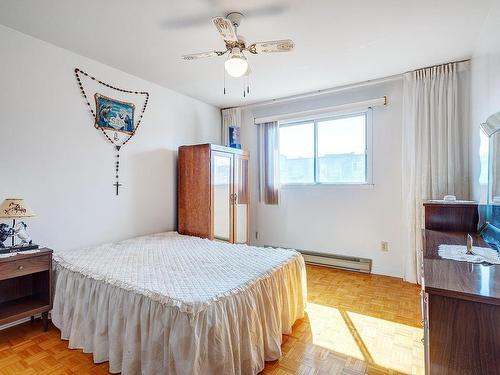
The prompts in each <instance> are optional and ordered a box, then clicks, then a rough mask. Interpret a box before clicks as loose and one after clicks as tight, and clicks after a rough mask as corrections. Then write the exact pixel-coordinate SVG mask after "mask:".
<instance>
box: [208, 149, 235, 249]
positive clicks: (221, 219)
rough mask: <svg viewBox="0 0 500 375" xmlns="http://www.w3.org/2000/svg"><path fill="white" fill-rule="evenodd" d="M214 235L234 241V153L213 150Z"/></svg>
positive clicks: (217, 237) (220, 238)
mask: <svg viewBox="0 0 500 375" xmlns="http://www.w3.org/2000/svg"><path fill="white" fill-rule="evenodd" d="M211 164H212V209H213V215H212V220H213V225H212V227H213V237H214V238H216V239H219V240H224V241H228V242H233V236H232V223H233V204H232V199H233V155H232V154H229V153H226V152H219V151H212V160H211Z"/></svg>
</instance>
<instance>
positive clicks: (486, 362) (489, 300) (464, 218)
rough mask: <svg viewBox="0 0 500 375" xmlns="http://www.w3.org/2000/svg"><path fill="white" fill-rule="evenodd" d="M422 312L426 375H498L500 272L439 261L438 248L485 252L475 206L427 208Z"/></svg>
mask: <svg viewBox="0 0 500 375" xmlns="http://www.w3.org/2000/svg"><path fill="white" fill-rule="evenodd" d="M424 206H425V230H424V236H423V245H424V251H423V261H422V271H423V272H422V273H423V276H422V310H423V325H424V342H425V352H426V372H427V374H431V375H441V374H449V375H500V266H487V265H484V264H475V263H469V262H459V261H455V260H449V259H443V258H441V257H440V256H439V255H438V247H439V245H441V244H457V245H465V244H466V241H467V233H470V234H471V235H472V236H473V238H474V245H475V246H482V247H488V245H487V244H486V243H485V242H484V241H483V240H482V238H481V237H480V236H479V234H477V229H476V228H477V223H478V208H477V205H476V204H439V203H428V204H425V205H424Z"/></svg>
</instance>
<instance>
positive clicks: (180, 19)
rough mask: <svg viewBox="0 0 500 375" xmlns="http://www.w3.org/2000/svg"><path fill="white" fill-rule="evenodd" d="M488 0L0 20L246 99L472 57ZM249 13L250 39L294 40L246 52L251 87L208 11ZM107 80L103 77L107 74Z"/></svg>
mask: <svg viewBox="0 0 500 375" xmlns="http://www.w3.org/2000/svg"><path fill="white" fill-rule="evenodd" d="M491 1H492V0H349V1H347V0H330V1H327V0H324V1H313V0H310V1H305V0H182V1H178V0H177V1H176V0H135V1H134V0H83V1H82V0H80V1H76V0H59V1H58V0H23V1H20V0H2V1H1V2H0V23H2V24H4V25H6V26H8V27H11V28H13V29H16V30H19V31H21V32H24V33H26V34H29V35H32V36H34V37H36V38H39V39H42V40H45V41H48V42H50V43H53V44H55V45H58V46H61V47H63V48H66V49H68V50H71V51H74V52H76V53H79V54H81V55H84V56H87V57H90V58H93V59H95V60H98V61H100V62H103V63H105V64H108V65H111V66H113V67H116V68H118V69H121V70H123V71H126V72H128V73H131V74H134V75H136V76H139V77H141V78H144V79H147V80H149V81H152V82H156V83H158V84H160V85H162V86H165V87H168V88H170V89H173V90H176V91H179V92H181V93H184V94H186V95H189V96H192V97H195V98H198V99H200V100H203V101H205V102H207V103H210V104H214V105H216V106H220V107H227V106H234V105H241V104H248V103H252V102H256V101H262V100H267V99H272V98H278V97H283V96H288V95H294V94H299V93H304V92H310V91H314V90H318V89H325V88H330V87H335V86H340V85H345V84H349V83H354V82H360V81H365V80H369V79H375V78H380V77H385V76H390V75H393V74H398V73H402V72H404V71H408V70H412V69H415V68H419V67H424V66H428V65H433V64H437V63H443V62H448V61H452V60H458V59H463V58H468V57H470V56H471V54H472V52H473V49H474V44H475V41H476V38H477V36H478V34H479V31H480V29H481V26H482V23H483V21H484V19H485V17H486V15H487V13H488V9H489V6H490V3H491ZM231 10H236V11H241V12H243V13H247V14H249V15H250V16H249V17H247V18H246V19H245V20H244V21H243V23H242V25H241V27H240V29H239V33H240V34H241V35H243V36H245V37H246V39H247V41H262V40H272V39H283V38H291V39H293V40H294V41H295V49H294V50H293V51H292V52H290V53H281V54H268V55H258V56H249V58H248V59H249V62H250V66H251V68H252V71H253V72H252V75H251V79H250V83H251V87H250V89H251V93H250V95H249V96H248V97H247V98H243V92H242V90H243V81H242V79H235V78H228V79H227V88H228V89H227V91H228V93H227V94H226V95H223V73H224V71H223V65H224V64H223V62H224V57H219V58H212V59H206V60H197V61H182V60H181V59H180V56H181V55H182V54H186V53H193V52H203V51H210V50H212V49H221V48H222V49H223V46H224V44H223V42H222V40H221V39H220V38H219V36H218V33H217V31H216V29H215V28H214V26H212V25H211V23H210V18H211V17H213V16H217V15H225V13H226V12H228V11H231ZM103 79H105V77H103Z"/></svg>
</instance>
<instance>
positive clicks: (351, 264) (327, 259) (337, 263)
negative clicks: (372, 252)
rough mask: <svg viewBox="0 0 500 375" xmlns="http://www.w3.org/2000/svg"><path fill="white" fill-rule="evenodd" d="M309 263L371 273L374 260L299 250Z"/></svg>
mask: <svg viewBox="0 0 500 375" xmlns="http://www.w3.org/2000/svg"><path fill="white" fill-rule="evenodd" d="M298 251H300V253H301V254H302V256H303V257H304V261H305V262H306V263H307V264H314V265H317V266H324V267H331V268H339V269H342V270H349V271H356V272H363V273H371V272H372V260H371V259H366V258H357V257H349V256H344V255H335V254H326V253H317V252H313V251H305V250H298Z"/></svg>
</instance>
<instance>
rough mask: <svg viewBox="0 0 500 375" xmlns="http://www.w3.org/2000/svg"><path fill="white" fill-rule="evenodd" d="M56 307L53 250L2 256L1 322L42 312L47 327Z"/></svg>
mask: <svg viewBox="0 0 500 375" xmlns="http://www.w3.org/2000/svg"><path fill="white" fill-rule="evenodd" d="M51 309H52V250H51V249H47V248H43V249H40V251H38V252H36V253H25V254H23V253H20V254H18V255H15V256H11V257H6V258H0V325H4V324H7V323H11V322H14V321H16V320H19V319H23V318H26V317H28V316H31V317H32V319H33V315H36V314H42V321H43V327H44V329H45V330H47V323H48V313H49V311H50V310H51Z"/></svg>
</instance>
